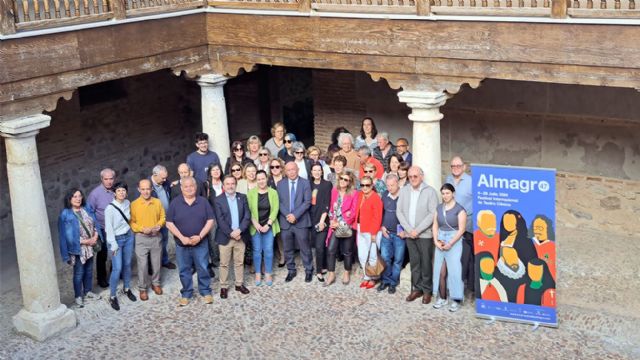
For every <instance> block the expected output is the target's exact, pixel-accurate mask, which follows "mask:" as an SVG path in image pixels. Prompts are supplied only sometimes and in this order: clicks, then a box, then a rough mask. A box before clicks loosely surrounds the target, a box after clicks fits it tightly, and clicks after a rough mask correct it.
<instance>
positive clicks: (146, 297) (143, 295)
mask: <svg viewBox="0 0 640 360" xmlns="http://www.w3.org/2000/svg"><path fill="white" fill-rule="evenodd" d="M140 300H142V301H147V300H149V295H147V290H140Z"/></svg>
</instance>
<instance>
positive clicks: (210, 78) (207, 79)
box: [196, 74, 231, 87]
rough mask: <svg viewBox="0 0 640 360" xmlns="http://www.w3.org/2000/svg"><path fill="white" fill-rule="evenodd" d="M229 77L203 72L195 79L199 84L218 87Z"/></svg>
mask: <svg viewBox="0 0 640 360" xmlns="http://www.w3.org/2000/svg"><path fill="white" fill-rule="evenodd" d="M230 78H231V77H230V76H224V75H221V74H205V75H201V76H199V77H198V79H197V80H196V81H197V82H198V85H200V86H211V87H218V86H224V84H226V83H227V80H229V79H230Z"/></svg>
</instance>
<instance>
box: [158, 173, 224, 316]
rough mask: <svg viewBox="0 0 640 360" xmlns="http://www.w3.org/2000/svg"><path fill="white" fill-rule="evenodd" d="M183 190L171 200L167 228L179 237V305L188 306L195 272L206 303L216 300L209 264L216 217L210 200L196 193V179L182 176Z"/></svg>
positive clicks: (177, 252)
mask: <svg viewBox="0 0 640 360" xmlns="http://www.w3.org/2000/svg"><path fill="white" fill-rule="evenodd" d="M180 190H181V192H182V194H181V195H180V196H177V197H176V198H175V199H173V200H171V204H169V211H168V212H167V228H168V229H169V231H171V233H172V234H173V238H174V239H175V241H176V259H177V260H178V269H179V271H180V283H182V289H181V290H180V294H181V297H180V302H179V304H180V306H186V305H188V304H189V302H190V301H191V297H192V296H193V273H192V272H191V270H192V269H193V268H194V267H195V269H196V272H197V273H198V291H199V292H200V295H201V296H202V297H203V300H204V303H205V304H211V303H213V296H212V295H211V276H210V275H209V270H208V269H207V265H208V264H209V232H210V230H211V227H212V226H213V221H214V218H215V215H214V212H213V208H212V207H211V205H210V204H209V201H208V200H207V199H206V198H204V197H202V196H198V195H197V194H196V180H195V179H194V178H193V177H191V176H187V177H183V178H182V179H181V180H180Z"/></svg>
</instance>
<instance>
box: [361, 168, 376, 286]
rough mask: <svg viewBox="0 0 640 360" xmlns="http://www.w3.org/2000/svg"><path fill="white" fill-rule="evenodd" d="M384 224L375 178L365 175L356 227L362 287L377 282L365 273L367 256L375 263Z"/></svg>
mask: <svg viewBox="0 0 640 360" xmlns="http://www.w3.org/2000/svg"><path fill="white" fill-rule="evenodd" d="M381 225H382V199H380V196H379V195H378V194H377V193H376V192H375V191H373V179H372V178H371V177H370V176H365V177H363V178H362V179H361V180H360V193H359V194H358V205H357V207H356V223H355V229H356V230H357V232H358V235H357V241H356V246H357V247H358V259H359V260H360V265H361V266H362V271H363V273H364V276H363V281H362V283H360V287H361V288H365V289H372V288H373V287H374V286H375V285H376V282H375V280H374V279H372V278H370V277H369V276H367V274H366V273H365V271H364V269H365V264H366V263H367V257H368V258H369V264H371V265H375V263H376V260H377V257H378V244H380V226H381Z"/></svg>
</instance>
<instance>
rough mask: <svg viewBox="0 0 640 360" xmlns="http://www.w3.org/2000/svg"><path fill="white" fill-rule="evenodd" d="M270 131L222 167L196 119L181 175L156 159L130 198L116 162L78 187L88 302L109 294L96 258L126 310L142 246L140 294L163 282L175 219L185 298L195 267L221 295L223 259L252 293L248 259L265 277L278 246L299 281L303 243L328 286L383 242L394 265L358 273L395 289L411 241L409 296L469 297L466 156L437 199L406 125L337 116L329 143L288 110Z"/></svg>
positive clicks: (71, 223)
mask: <svg viewBox="0 0 640 360" xmlns="http://www.w3.org/2000/svg"><path fill="white" fill-rule="evenodd" d="M271 134H272V138H270V139H269V140H268V141H267V142H266V143H264V145H263V144H262V142H261V140H260V138H259V137H257V136H251V137H249V139H248V140H247V141H246V142H241V141H234V142H232V144H231V148H230V150H231V156H230V157H229V158H228V159H226V162H225V164H224V167H223V166H222V163H221V160H220V158H219V157H218V155H217V154H216V153H215V152H213V151H211V150H209V138H208V135H207V134H204V133H198V134H196V136H195V142H194V143H195V147H196V151H194V152H193V153H191V154H189V155H188V156H187V159H186V162H185V163H183V164H180V165H179V166H178V169H177V170H178V175H179V179H177V180H175V181H173V182H170V181H169V180H168V170H167V169H166V168H165V167H164V166H162V165H157V166H155V167H154V168H153V169H152V172H151V175H150V176H149V177H148V178H143V179H141V180H140V181H138V183H137V186H136V190H137V191H136V194H135V196H134V197H132V199H133V198H135V199H134V200H133V201H131V202H130V201H129V200H128V198H129V195H130V192H129V188H128V187H127V184H125V183H123V182H118V181H116V173H115V171H113V170H112V169H104V170H102V171H101V173H100V177H101V184H100V185H98V186H97V187H96V188H95V189H93V190H92V191H91V192H90V193H89V195H88V196H87V197H86V199H85V196H84V193H83V192H82V191H81V190H80V189H78V188H73V189H70V190H69V191H68V193H67V194H66V196H65V199H64V200H65V201H64V209H63V210H62V211H61V213H60V217H59V235H60V252H61V256H62V259H63V260H64V261H65V262H67V263H68V264H70V265H72V266H73V269H74V271H73V274H74V275H73V286H74V293H75V301H76V304H77V305H78V306H83V304H84V300H85V299H86V298H95V297H97V295H96V294H94V293H93V292H92V283H93V275H92V274H93V259H94V258H95V259H96V269H97V282H98V285H99V286H101V287H104V288H106V287H109V288H110V297H109V302H110V304H111V306H112V307H113V308H114V309H115V310H119V308H120V304H119V302H118V297H117V296H116V293H117V288H118V285H119V282H120V280H121V279H122V281H123V291H124V294H125V295H126V296H127V297H128V298H129V299H130V300H131V301H136V300H137V297H136V294H134V292H133V291H132V290H131V277H132V270H131V269H132V260H133V255H134V254H135V257H136V261H137V264H138V266H137V268H138V297H139V298H140V300H142V301H145V300H147V299H148V298H149V294H148V292H149V291H150V290H151V291H153V292H154V293H155V294H156V295H161V294H162V286H161V285H162V284H161V276H160V269H161V267H165V268H168V269H175V268H176V265H174V264H173V263H172V262H170V260H169V257H168V253H167V243H168V239H169V233H171V234H172V236H173V239H174V240H175V244H176V261H177V264H178V266H177V268H178V270H179V277H180V281H181V284H182V289H181V290H180V293H181V297H180V300H179V304H180V305H181V306H185V305H188V304H189V302H190V300H191V299H192V297H193V292H194V285H193V274H194V272H195V273H197V282H198V284H197V289H198V292H199V293H200V295H201V296H202V297H203V300H204V302H205V303H207V304H210V303H212V302H213V294H212V290H211V280H212V278H213V277H215V272H214V271H213V269H214V268H215V267H219V281H220V294H219V295H220V297H221V298H222V299H225V298H227V297H228V296H229V286H230V285H229V267H230V266H231V265H232V266H233V271H234V275H235V276H234V278H235V283H234V285H235V290H236V292H238V293H240V294H249V293H250V290H249V289H248V288H247V286H246V284H245V283H244V271H245V265H247V264H249V263H251V264H252V270H251V271H252V272H253V273H255V286H263V285H264V286H272V285H273V284H274V278H273V267H274V260H275V258H276V255H279V256H278V258H279V262H278V266H280V267H284V266H286V267H287V275H286V278H285V279H284V281H285V282H290V281H292V280H293V279H294V278H295V277H296V276H297V267H296V262H295V258H296V253H297V251H299V253H300V257H301V259H302V264H303V268H304V273H305V274H304V275H305V276H304V281H305V282H307V283H309V282H312V281H313V278H314V275H315V277H316V279H317V281H319V282H322V283H323V285H324V286H331V285H332V284H334V283H335V282H336V262H337V261H342V263H343V266H344V270H345V271H344V272H343V275H342V278H341V282H342V283H343V284H345V285H347V284H349V283H350V281H351V274H352V265H353V263H354V261H356V260H357V262H358V263H359V264H360V266H361V267H363V270H364V268H365V266H366V265H367V264H369V265H372V266H373V265H375V264H376V263H377V262H378V259H377V258H378V256H380V257H381V259H382V260H383V262H384V263H385V264H386V267H385V268H384V271H383V272H382V273H381V274H379V276H374V275H371V274H370V273H369V272H367V271H363V274H364V276H363V278H362V281H361V282H360V287H361V288H365V289H372V288H376V287H377V290H378V291H380V292H382V291H387V292H388V293H390V294H393V293H395V292H396V287H397V286H398V283H399V281H400V271H401V270H402V267H403V266H404V264H405V262H404V260H405V252H406V253H407V255H408V257H409V263H410V266H411V292H410V293H409V294H408V296H407V297H406V300H407V301H414V300H416V299H419V298H422V303H424V304H429V303H431V300H432V296H434V295H435V296H437V300H436V302H435V303H434V305H433V306H434V307H436V308H441V307H443V306H445V305H446V304H447V303H448V302H449V303H450V305H449V309H450V310H451V311H456V310H457V309H458V308H459V307H460V304H461V303H462V301H463V299H464V286H465V282H466V286H467V288H468V290H470V291H473V286H474V284H475V278H474V277H473V272H474V266H473V254H474V251H473V249H472V246H473V235H472V234H471V230H470V229H471V225H470V223H471V218H472V217H471V214H472V209H471V204H472V202H471V180H470V177H469V176H468V175H467V174H466V173H465V166H464V163H463V161H462V159H461V158H460V157H454V158H453V159H452V163H451V169H452V173H451V175H450V176H449V177H448V178H447V183H446V184H445V185H443V186H442V188H441V189H440V192H441V194H442V199H443V202H442V203H439V200H438V196H437V193H436V189H434V188H433V187H432V186H430V185H429V184H426V183H425V182H424V174H423V171H422V169H420V168H419V167H417V166H412V164H411V162H412V154H411V153H410V152H409V143H408V141H407V139H404V138H399V139H397V140H396V141H395V144H394V143H392V142H391V141H390V139H389V135H388V134H387V133H385V132H378V131H377V129H376V126H375V123H374V121H373V119H371V118H368V117H367V118H365V119H363V120H362V124H361V129H360V134H359V135H358V136H357V137H356V138H355V139H354V137H353V136H352V135H351V134H350V133H349V131H348V130H347V129H345V128H337V129H336V130H335V131H334V134H333V135H332V143H331V145H330V146H329V148H328V149H327V151H326V152H325V153H324V154H323V152H322V151H321V150H320V149H319V148H318V147H316V146H311V147H309V148H306V147H305V146H304V144H303V143H302V142H299V141H297V139H296V137H295V135H294V134H291V133H287V132H286V129H285V126H284V124H282V123H276V124H274V125H273V127H272V129H271ZM323 155H324V156H323ZM454 194H458V195H457V196H456V195H454ZM456 199H459V200H456ZM276 247H277V250H278V252H277V253H276V252H274V249H276ZM354 247H355V248H354ZM314 253H315V256H314ZM107 258H109V259H110V260H111V272H110V275H109V272H108V271H107V266H106V265H107V261H106V260H107ZM368 273H369V275H367V274H368ZM447 299H449V300H450V301H448V300H447Z"/></svg>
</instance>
